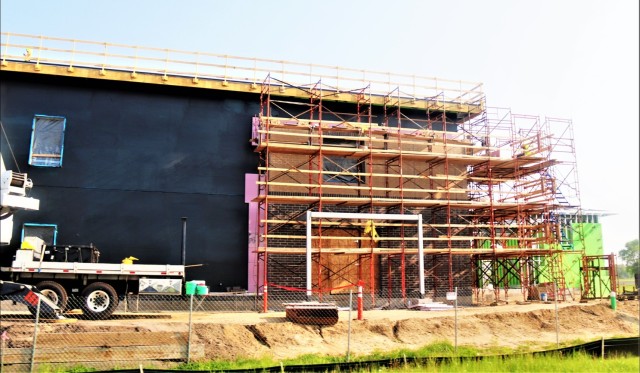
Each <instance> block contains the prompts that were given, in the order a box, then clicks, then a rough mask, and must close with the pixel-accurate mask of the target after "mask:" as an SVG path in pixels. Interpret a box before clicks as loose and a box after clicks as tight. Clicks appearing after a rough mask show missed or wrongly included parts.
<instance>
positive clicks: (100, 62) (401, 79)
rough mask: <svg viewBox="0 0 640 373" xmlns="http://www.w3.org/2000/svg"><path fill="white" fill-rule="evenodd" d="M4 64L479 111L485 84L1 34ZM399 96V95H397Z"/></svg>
mask: <svg viewBox="0 0 640 373" xmlns="http://www.w3.org/2000/svg"><path fill="white" fill-rule="evenodd" d="M0 46H1V50H0V59H1V61H2V65H3V67H5V66H7V64H8V63H10V62H11V61H20V62H29V63H33V64H35V66H36V69H37V67H38V66H41V65H45V64H46V65H49V64H50V65H58V66H65V67H67V69H68V70H69V71H70V72H71V71H73V69H74V68H75V67H86V68H92V69H99V70H100V71H101V72H105V71H107V70H119V71H127V72H131V74H133V76H135V74H137V73H151V74H160V75H162V76H163V77H166V78H167V79H168V77H170V76H181V77H189V78H192V79H193V80H194V82H197V81H198V80H199V79H212V80H219V81H222V82H244V83H249V84H253V85H259V84H262V82H263V81H264V78H265V77H266V76H270V77H271V78H272V84H273V83H274V82H275V84H281V85H283V86H284V85H293V86H302V87H304V86H307V87H311V86H314V85H316V84H317V83H318V82H322V86H323V87H326V89H327V90H329V91H334V92H362V90H363V89H367V92H369V93H370V94H371V95H380V96H387V95H389V93H390V92H393V91H395V90H397V91H396V92H395V93H394V98H396V96H399V97H400V98H404V99H409V100H414V101H415V100H430V99H435V100H437V101H444V102H449V103H454V104H461V105H480V104H481V101H482V99H483V97H484V94H483V92H482V83H478V82H468V81H462V80H450V79H440V78H436V77H429V76H421V75H412V74H397V73H391V72H383V71H375V70H364V69H354V68H348V67H340V66H330V65H323V64H314V63H300V62H292V61H285V60H273V59H264V58H251V57H241V56H232V55H224V54H215V53H206V52H192V51H185V50H176V49H168V48H153V47H140V46H132V45H125V44H118V43H108V42H95V41H85V40H76V39H64V38H55V37H46V36H37V35H27V34H18V33H9V32H3V33H1V45H0ZM398 92H399V93H398Z"/></svg>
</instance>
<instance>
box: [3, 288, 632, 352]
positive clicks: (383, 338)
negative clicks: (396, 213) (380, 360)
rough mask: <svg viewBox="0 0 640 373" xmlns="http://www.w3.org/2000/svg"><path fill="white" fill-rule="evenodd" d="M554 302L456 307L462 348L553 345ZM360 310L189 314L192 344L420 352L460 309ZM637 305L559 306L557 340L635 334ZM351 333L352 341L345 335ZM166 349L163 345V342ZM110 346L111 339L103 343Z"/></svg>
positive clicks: (443, 335)
mask: <svg viewBox="0 0 640 373" xmlns="http://www.w3.org/2000/svg"><path fill="white" fill-rule="evenodd" d="M555 306H556V305H555V304H554V303H551V302H547V303H542V302H530V303H526V304H507V305H499V306H493V307H492V306H486V307H467V308H459V309H458V311H457V322H458V345H459V346H462V345H472V346H478V347H492V346H493V347H495V346H505V347H512V348H517V347H519V346H524V347H526V348H528V349H530V350H533V349H541V348H544V347H549V345H553V344H555V342H556V317H555V315H556V314H555ZM356 316H357V314H356V312H352V313H351V319H352V321H351V323H350V324H351V325H349V312H348V311H340V314H339V317H340V320H339V321H338V323H337V324H336V325H333V326H325V327H318V326H306V325H299V324H294V323H291V322H289V321H287V319H286V317H285V314H284V312H270V313H266V314H265V313H196V314H194V315H193V317H192V321H193V329H192V330H193V334H192V343H193V344H194V345H200V346H202V347H203V348H202V349H201V350H202V352H203V353H202V355H201V356H200V358H199V359H201V360H211V359H225V360H235V359H238V358H252V357H254V358H260V357H262V356H265V355H268V356H272V357H273V358H274V359H285V358H292V357H296V356H299V355H303V354H326V355H342V356H344V355H345V353H346V350H347V344H349V346H350V352H351V354H352V356H353V355H364V354H369V353H372V352H375V351H390V350H396V349H401V348H407V349H417V348H419V347H421V346H423V345H426V344H430V343H433V342H438V341H449V342H451V343H452V344H453V343H454V334H455V333H454V324H455V311H453V310H446V311H417V310H379V311H378V310H376V311H365V312H364V317H363V318H364V319H363V320H355V318H356ZM0 321H2V327H3V329H6V330H7V331H8V333H9V334H10V335H11V336H12V339H11V340H9V341H8V343H9V344H8V345H7V347H14V348H18V347H27V346H29V343H31V335H32V332H33V328H32V325H29V324H27V323H26V322H24V321H22V322H12V321H11V320H10V319H2V320H0ZM188 321H189V315H188V314H187V313H171V314H168V313H167V314H163V315H162V316H160V317H159V316H158V315H155V317H152V316H151V315H149V317H144V316H143V315H137V316H136V317H134V318H129V317H124V316H122V317H116V318H114V319H111V320H105V321H84V320H79V321H77V322H75V323H71V324H57V323H50V324H43V325H42V327H43V332H41V335H42V334H46V333H73V336H74V339H73V340H74V341H75V342H74V343H82V338H83V337H82V336H83V335H85V334H86V335H92V333H94V334H95V333H96V332H99V333H103V332H114V333H115V332H118V333H120V332H122V333H125V332H135V333H136V335H137V336H140V337H142V338H145V339H148V340H149V341H153V340H154V336H155V335H160V334H161V333H162V332H180V333H185V332H186V331H187V328H188ZM639 322H640V321H639V303H638V300H626V301H619V302H618V304H617V310H612V309H611V307H610V303H609V301H604V300H602V301H590V302H588V303H578V302H566V303H559V304H558V324H559V334H558V335H559V340H560V343H563V342H572V341H576V340H582V341H591V340H597V339H600V338H602V337H605V338H609V337H629V336H638V335H639V333H640V331H639ZM349 327H350V328H351V339H350V341H349V340H348V330H349ZM158 344H161V343H158ZM102 345H103V347H108V346H109V339H108V338H105V339H104V340H103V341H102Z"/></svg>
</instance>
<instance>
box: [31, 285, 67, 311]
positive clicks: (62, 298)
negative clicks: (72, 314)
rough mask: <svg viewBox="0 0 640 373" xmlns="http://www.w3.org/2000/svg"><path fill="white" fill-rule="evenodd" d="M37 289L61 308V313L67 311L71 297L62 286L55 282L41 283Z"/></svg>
mask: <svg viewBox="0 0 640 373" xmlns="http://www.w3.org/2000/svg"><path fill="white" fill-rule="evenodd" d="M36 288H38V290H40V293H42V295H44V296H45V297H47V298H49V300H50V301H52V302H53V303H55V305H56V306H58V307H60V311H64V310H65V308H66V307H67V301H68V300H69V296H68V295H67V291H66V290H64V288H63V287H62V285H60V284H59V283H57V282H55V281H41V282H38V283H37V284H36Z"/></svg>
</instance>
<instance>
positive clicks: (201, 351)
mask: <svg viewBox="0 0 640 373" xmlns="http://www.w3.org/2000/svg"><path fill="white" fill-rule="evenodd" d="M353 290H354V289H349V291H348V292H347V291H343V292H341V293H337V294H322V295H320V294H313V295H311V296H307V295H306V292H301V291H273V292H271V293H269V294H268V302H265V298H264V294H255V293H246V292H237V293H206V294H195V295H184V294H180V295H166V294H163V295H153V294H144V295H142V294H141V295H135V294H131V295H128V296H125V297H119V298H118V299H117V301H116V302H115V303H116V304H112V305H104V304H102V307H111V306H113V307H114V312H113V313H112V314H111V315H110V317H108V318H106V319H96V318H95V317H94V316H93V314H91V313H87V312H84V310H86V309H87V308H86V307H87V305H86V302H87V298H86V297H80V296H75V297H74V296H71V297H69V298H68V299H67V303H66V306H65V307H64V310H62V311H63V312H61V314H58V313H56V312H55V310H54V309H52V308H51V307H50V305H49V302H47V300H45V299H44V297H40V296H36V297H34V295H32V294H36V293H38V291H35V292H30V291H28V289H27V291H26V292H25V291H23V292H21V293H16V294H13V295H5V296H3V297H2V298H1V299H2V301H1V302H0V321H1V323H0V326H1V327H0V333H1V337H2V338H1V342H2V349H1V351H2V352H1V354H0V358H1V361H0V367H1V368H2V369H1V370H2V372H30V371H31V372H51V371H69V370H71V369H76V370H78V369H80V368H86V369H91V368H93V369H102V370H107V369H125V368H137V367H139V366H144V367H145V368H150V367H154V368H174V367H176V366H178V365H180V364H184V363H187V362H201V361H208V360H211V356H212V355H211V354H210V353H209V351H210V349H216V348H220V346H215V345H212V342H211V341H210V340H208V339H207V338H208V337H207V330H209V328H211V327H212V324H218V325H225V324H230V323H234V324H243V325H244V326H245V328H246V329H247V330H249V331H250V332H252V333H253V337H255V338H256V339H258V340H260V338H261V335H260V333H259V331H257V330H256V327H255V325H256V324H258V323H260V322H264V320H260V317H263V316H264V315H265V312H263V310H264V306H265V304H266V305H267V307H268V308H267V313H266V314H267V315H272V316H273V315H275V316H276V317H273V318H271V319H270V320H269V322H281V323H285V322H294V323H298V324H307V325H315V326H331V325H334V324H336V323H338V321H348V322H349V326H351V324H350V323H351V320H358V319H363V313H364V315H365V318H366V313H367V312H369V311H374V310H382V311H383V310H390V311H391V310H406V311H410V310H418V311H440V310H455V311H456V334H455V336H454V335H453V334H452V335H451V336H450V341H451V342H452V343H454V341H455V343H456V346H457V309H456V308H454V306H457V307H460V306H471V305H473V304H474V299H473V295H472V292H471V291H466V290H464V291H457V292H447V291H437V292H435V291H434V292H432V293H430V294H429V295H430V296H426V297H418V296H417V295H416V294H406V295H405V296H404V297H402V294H389V293H384V292H379V293H376V294H363V293H361V292H358V290H361V289H355V290H356V291H353ZM456 290H457V289H456ZM93 304H97V305H98V306H100V304H101V303H100V301H98V300H95V299H94V300H93ZM452 316H453V315H452ZM549 321H550V322H553V320H549ZM342 325H343V326H344V324H342ZM252 328H253V329H252ZM350 333H351V328H350V327H349V339H350V338H351V334H350ZM454 338H455V339H454ZM220 343H224V342H220ZM344 354H345V356H348V354H349V344H348V341H345V343H344Z"/></svg>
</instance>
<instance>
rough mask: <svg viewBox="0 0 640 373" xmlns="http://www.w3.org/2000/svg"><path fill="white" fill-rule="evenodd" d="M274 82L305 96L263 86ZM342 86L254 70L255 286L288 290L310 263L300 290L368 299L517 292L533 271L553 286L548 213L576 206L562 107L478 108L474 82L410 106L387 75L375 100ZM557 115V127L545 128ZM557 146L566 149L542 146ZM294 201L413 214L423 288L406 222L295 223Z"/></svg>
mask: <svg viewBox="0 0 640 373" xmlns="http://www.w3.org/2000/svg"><path fill="white" fill-rule="evenodd" d="M283 87H284V88H283ZM283 89H287V90H291V89H297V90H300V91H303V92H306V93H307V96H308V98H307V100H306V102H305V101H301V100H291V99H283V98H282V97H277V96H276V95H274V93H281V92H282V90H283ZM352 93H354V94H355V97H356V99H355V100H354V102H352V103H351V105H336V104H335V103H334V102H331V101H332V100H327V99H326V98H327V97H334V96H335V95H338V94H340V92H338V91H336V90H335V88H334V87H331V86H326V85H324V84H323V83H322V81H321V80H319V81H318V82H316V83H313V84H309V85H306V86H295V85H293V84H289V83H286V82H284V81H282V80H279V79H274V78H273V77H271V76H267V78H266V79H265V81H264V82H263V84H262V92H261V113H260V115H259V116H258V117H257V118H255V120H254V129H253V133H254V139H253V143H254V145H255V151H256V152H257V153H258V154H259V156H260V165H259V167H258V172H259V180H260V181H259V195H258V197H257V201H258V202H259V206H260V208H259V209H260V216H259V224H258V225H259V227H260V230H261V231H260V233H259V237H260V241H259V245H258V249H257V253H256V254H257V256H258V262H259V263H260V264H259V266H260V271H259V272H260V273H262V276H263V277H262V280H261V283H262V284H263V289H262V290H263V292H265V293H266V290H267V288H269V289H273V290H274V291H278V290H282V291H286V290H296V289H298V290H300V289H302V288H303V284H304V281H303V278H305V275H306V272H308V271H309V270H311V268H312V271H313V276H311V277H309V278H310V279H311V281H312V285H311V286H308V289H306V290H307V297H308V298H309V295H310V294H313V295H314V296H317V297H318V299H322V297H323V295H325V294H332V293H335V292H339V291H340V289H344V288H348V287H355V286H358V285H362V286H364V288H365V292H366V293H367V294H369V296H370V299H371V302H372V306H375V304H376V302H375V299H376V296H377V297H382V298H384V299H386V301H387V304H388V303H389V301H391V300H392V299H400V303H405V304H406V302H407V298H408V297H425V296H429V297H432V298H437V297H438V296H443V297H444V294H445V292H447V291H452V290H453V289H454V288H455V287H457V288H458V289H462V292H463V294H465V291H466V295H468V296H470V297H471V296H473V297H474V298H475V301H478V302H480V301H482V299H483V298H484V293H485V291H487V290H490V291H491V292H492V293H493V298H494V300H507V299H508V296H509V290H510V289H513V288H514V287H515V288H520V290H521V293H522V297H523V299H525V300H526V299H531V297H533V296H535V295H536V294H537V293H536V292H532V288H535V286H537V285H538V284H539V283H542V284H545V283H553V284H554V286H556V287H557V288H558V290H566V289H565V288H566V286H565V284H564V276H563V273H562V271H563V267H562V256H563V255H562V254H563V252H564V251H566V250H570V248H568V247H563V243H564V241H563V240H564V238H563V235H562V232H563V230H564V229H566V228H565V227H561V226H560V223H561V221H560V219H559V218H558V217H559V216H566V215H567V214H577V215H579V214H580V212H579V206H580V205H579V194H578V189H577V176H576V175H575V172H574V171H575V153H574V149H573V147H572V144H573V143H572V141H573V139H572V131H571V123H570V122H569V121H563V120H559V119H553V120H549V119H548V120H545V121H542V120H540V118H538V117H535V116H524V115H516V114H512V113H511V112H510V110H508V109H502V108H491V109H487V108H485V105H484V97H482V96H481V97H480V98H477V96H476V101H474V102H466V103H465V104H466V105H465V106H464V108H465V109H464V110H455V109H452V106H450V105H449V106H448V105H443V104H442V103H443V102H444V101H445V100H446V98H444V96H443V95H436V96H433V97H428V98H423V99H421V100H420V101H421V102H419V103H418V106H420V108H421V109H420V110H418V109H416V106H417V105H416V100H417V99H416V97H413V96H411V95H408V94H406V92H403V91H402V90H401V88H400V87H396V88H394V89H392V90H390V91H389V92H388V93H387V94H386V95H384V97H383V99H382V104H381V105H374V104H372V102H380V99H379V97H374V96H375V95H373V94H372V93H371V92H370V91H369V89H368V87H363V88H359V89H356V90H353V91H352ZM469 108H473V109H474V110H469ZM346 109H351V111H352V112H350V113H345V112H344V110H346ZM354 109H355V110H354ZM558 122H559V123H561V124H562V125H563V126H564V127H563V129H562V131H561V132H560V133H559V135H558V133H556V134H554V133H552V132H551V130H552V129H554V128H555V127H554V124H555V123H558ZM556 127H557V126H556ZM566 144H569V146H566ZM558 151H560V152H566V153H568V154H569V158H570V157H571V156H573V162H568V161H567V157H566V156H565V157H564V158H565V159H562V161H560V160H558V159H555V158H554V155H555V154H556V153H557V152H558ZM560 164H562V165H563V167H564V168H561V169H560V171H558V170H556V169H555V167H556V166H558V165H560ZM567 164H568V166H567ZM559 173H560V175H561V179H560V180H559V179H558V175H559ZM566 190H568V191H570V192H571V193H570V195H571V197H572V199H573V201H574V202H573V203H570V202H569V199H568V198H567V197H566V195H567V194H568V192H566ZM575 201H577V202H575ZM307 211H313V212H331V213H369V214H379V216H384V214H400V215H404V214H411V215H421V216H422V226H421V227H420V228H421V229H422V230H423V232H424V238H423V240H424V257H423V258H420V259H424V273H422V274H423V275H425V277H424V278H425V282H426V285H427V287H426V290H423V287H422V286H423V285H424V284H420V283H419V280H418V278H419V277H420V276H416V275H415V269H416V265H417V263H418V259H419V258H418V248H417V242H418V239H417V232H418V229H417V228H416V227H415V224H413V225H412V224H407V223H406V222H405V221H394V220H392V219H389V220H384V219H382V220H378V221H376V222H375V223H374V222H372V221H369V220H366V219H350V220H344V219H324V220H318V221H313V222H312V223H310V224H312V226H311V227H308V226H306V225H307V222H306V221H305V219H304V216H305V214H306V212H307ZM565 211H569V213H567V212H565ZM377 216H378V215H377ZM374 224H375V226H374ZM305 229H310V231H309V232H310V233H309V234H310V238H311V240H312V245H311V251H310V256H309V257H310V258H311V261H312V263H306V264H305V263H304V262H305V260H304V255H303V254H305V253H306V247H305V239H306V235H305ZM372 230H373V232H375V236H374V235H373V234H371V231H372ZM296 257H297V259H296ZM269 258H271V259H269ZM336 258H339V259H336ZM307 265H308V267H307ZM283 268H286V269H283ZM285 272H286V275H284V273H285ZM269 273H272V275H269ZM501 290H503V292H501ZM566 294H569V295H570V296H572V295H571V294H572V293H571V292H566V291H559V292H558V296H559V297H560V299H565V295H566ZM265 299H266V297H265ZM267 307H268V306H267V301H266V300H265V303H264V309H265V310H266V309H267Z"/></svg>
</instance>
